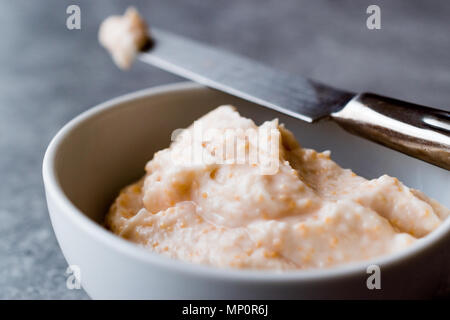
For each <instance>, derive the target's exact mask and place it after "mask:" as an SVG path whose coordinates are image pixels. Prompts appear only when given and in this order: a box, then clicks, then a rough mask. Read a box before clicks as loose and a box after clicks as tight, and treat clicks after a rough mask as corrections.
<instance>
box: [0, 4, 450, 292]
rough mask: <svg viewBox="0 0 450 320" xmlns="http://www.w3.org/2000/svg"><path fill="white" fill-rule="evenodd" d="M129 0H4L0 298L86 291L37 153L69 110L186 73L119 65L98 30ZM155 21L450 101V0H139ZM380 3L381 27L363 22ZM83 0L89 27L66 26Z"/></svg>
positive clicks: (416, 97) (290, 62)
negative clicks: (54, 215)
mask: <svg viewBox="0 0 450 320" xmlns="http://www.w3.org/2000/svg"><path fill="white" fill-rule="evenodd" d="M128 3H131V2H125V1H106V0H97V1H87V0H86V1H66V0H64V1H63V0H58V1H57V0H53V1H47V0H45V1H44V0H41V1H26V0H15V1H2V2H1V3H0V35H1V41H0V178H1V184H0V298H2V299H79V298H87V295H86V294H85V293H84V292H83V291H82V290H73V291H70V290H67V289H66V286H65V275H64V271H65V269H66V266H67V265H66V262H65V260H64V258H63V256H62V254H61V252H60V250H59V247H58V245H57V243H56V239H55V237H54V234H53V231H52V229H51V226H50V221H49V218H48V214H47V208H46V205H45V200H44V193H43V186H42V181H41V161H42V157H43V154H44V151H45V148H46V146H47V144H48V142H49V140H50V139H51V137H52V136H53V135H54V134H55V133H56V132H57V130H58V129H59V128H60V127H61V126H62V125H63V124H64V123H65V122H67V121H68V120H69V119H71V118H72V117H74V116H75V115H77V114H79V113H80V112H82V111H84V110H86V109H88V108H89V107H91V106H93V105H95V104H97V103H99V102H102V101H104V100H106V99H109V98H111V97H114V96H117V95H121V94H123V93H127V92H130V91H133V90H137V89H141V88H145V87H149V86H154V85H158V84H164V83H169V82H174V81H179V80H180V79H179V78H176V77H174V76H171V75H169V74H166V73H164V72H162V71H159V70H156V69H153V68H151V67H149V66H146V65H143V64H136V65H135V66H134V67H133V69H132V70H131V71H130V72H128V73H122V72H120V71H119V70H117V69H116V68H115V67H114V66H113V65H112V63H111V61H110V59H109V57H108V56H107V55H106V53H105V52H104V50H102V49H101V48H100V47H99V46H98V45H97V42H96V31H97V28H98V24H99V23H100V21H101V19H102V18H104V17H105V16H107V15H109V14H111V13H118V12H122V11H123V10H124V8H125V7H126V6H127V4H128ZM132 3H134V4H136V5H137V7H138V8H140V9H141V10H142V12H143V14H144V15H145V16H147V17H149V18H150V21H151V23H152V24H154V25H157V26H159V27H160V28H164V29H167V30H170V31H173V32H177V33H180V34H183V35H186V36H190V37H193V38H196V39H199V40H203V41H206V42H209V43H211V44H214V45H217V46H220V47H222V48H225V49H229V50H232V51H235V52H237V53H242V54H245V55H247V56H249V57H251V58H254V59H257V60H260V61H262V62H265V63H267V64H269V65H272V66H275V67H277V68H280V69H284V70H288V71H291V72H296V73H299V74H302V75H305V76H309V77H312V78H315V79H318V80H321V81H324V82H327V83H329V84H333V85H335V86H338V87H342V88H347V89H350V90H355V91H360V90H371V91H375V92H378V93H381V94H386V95H392V96H396V97H398V98H403V99H408V100H410V101H414V102H418V103H423V104H428V105H434V106H438V107H441V108H445V109H448V108H449V105H450V90H449V85H450V41H449V39H448V32H449V31H450V19H449V17H450V1H444V0H443V1H412V0H408V1H393V0H391V1H364V0H362V1H350V0H348V1H342V0H340V1H337V0H333V1H331V0H330V1H323V0H320V1H317V0H315V1H298V0H283V1H279V0H270V1H262V0H250V1H241V0H228V1H225V0H217V1H204V0H177V1H172V0H170V1H167V0H159V1H132ZM373 3H377V4H379V5H380V6H381V9H382V29H381V30H379V31H369V30H367V29H366V27H365V19H366V14H365V9H366V8H367V6H368V5H369V4H373ZM69 4H79V5H80V6H81V10H82V30H81V31H69V30H67V29H66V28H65V19H66V14H65V10H66V7H67V6H68V5H69Z"/></svg>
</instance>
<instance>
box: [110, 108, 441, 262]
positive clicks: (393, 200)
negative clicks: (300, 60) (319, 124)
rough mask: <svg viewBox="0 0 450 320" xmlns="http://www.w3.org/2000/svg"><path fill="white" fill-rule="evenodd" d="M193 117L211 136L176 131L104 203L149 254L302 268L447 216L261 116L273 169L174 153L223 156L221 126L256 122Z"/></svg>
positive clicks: (382, 248)
mask: <svg viewBox="0 0 450 320" xmlns="http://www.w3.org/2000/svg"><path fill="white" fill-rule="evenodd" d="M198 121H199V123H201V124H202V128H203V129H204V130H207V129H208V128H214V129H215V130H216V131H215V132H216V134H215V135H212V137H211V139H209V140H208V142H205V141H201V140H198V139H197V140H195V139H192V141H191V142H190V144H189V143H186V140H183V139H178V140H177V141H175V142H173V143H172V145H171V146H170V148H168V149H164V150H162V151H159V152H157V153H155V155H154V157H153V159H152V160H151V161H149V162H148V163H147V165H146V167H145V169H146V175H145V176H144V177H143V178H142V179H141V180H139V181H138V182H136V183H135V184H132V185H130V186H128V187H126V188H124V189H123V190H122V191H121V192H120V195H119V196H118V197H117V199H116V200H115V202H114V204H113V205H112V207H111V209H110V211H109V213H108V215H107V217H106V226H107V227H108V228H109V229H110V230H112V231H113V232H114V233H116V234H118V235H119V236H121V237H123V238H125V239H128V240H130V241H133V242H135V243H137V244H139V245H141V246H144V247H146V248H148V249H149V250H151V251H153V252H157V253H161V254H163V255H166V256H169V257H173V258H176V259H181V260H185V261H190V262H194V263H201V264H209V265H214V266H218V267H234V268H252V269H274V270H287V269H310V268H323V267H329V266H335V265H339V264H343V263H348V262H351V261H361V260H365V259H369V258H372V257H375V256H380V255H385V254H391V253H393V252H396V251H399V250H402V249H404V248H406V247H408V246H410V245H412V244H413V243H415V242H416V241H420V238H421V237H424V236H426V235H427V234H429V233H430V232H432V231H433V230H434V229H436V228H437V227H438V226H439V225H440V224H441V223H442V221H443V220H444V219H445V218H446V217H447V216H448V215H449V210H448V209H447V208H445V207H443V206H442V205H440V204H439V203H437V202H436V201H434V200H432V199H430V198H428V197H427V196H425V195H424V194H423V193H421V192H420V191H417V190H413V189H410V188H408V187H406V186H404V185H403V184H402V183H401V182H400V181H398V180H397V179H396V178H392V177H390V176H387V175H383V176H381V177H380V178H378V179H374V180H366V179H364V178H362V177H360V176H357V175H356V174H355V173H353V172H352V171H351V170H349V169H343V168H341V167H340V166H338V165H337V164H336V163H335V162H333V161H332V160H331V159H330V153H329V152H328V151H326V152H322V153H318V152H316V151H314V150H311V149H304V148H301V147H300V145H299V144H298V143H297V141H296V140H295V138H294V136H293V135H292V133H291V132H289V131H288V130H286V129H285V128H284V127H283V126H282V125H279V124H278V121H277V120H273V121H270V122H266V123H264V124H262V126H263V127H265V128H270V129H273V130H276V131H277V132H279V150H278V151H279V152H278V155H277V157H278V158H277V159H273V160H279V168H278V171H277V172H276V173H275V174H267V175H264V174H261V172H260V170H259V168H258V165H255V164H217V163H208V164H191V165H190V164H189V162H188V161H185V162H183V161H174V155H175V158H176V159H178V160H179V159H182V160H183V157H184V156H185V154H186V150H189V149H192V147H197V148H198V149H197V150H202V151H203V152H206V153H207V154H208V155H209V156H210V157H211V158H213V159H214V158H215V157H219V156H222V157H225V158H226V157H227V155H226V154H225V155H223V154H222V155H218V154H217V152H215V151H216V150H215V144H214V142H215V141H216V140H219V139H220V137H222V136H223V135H224V133H225V130H226V129H229V128H232V129H239V128H241V129H244V130H245V129H248V128H253V129H256V128H257V126H256V125H255V124H254V122H253V121H252V120H250V119H246V118H243V117H241V116H240V115H239V114H238V113H237V112H236V111H235V110H234V108H232V107H230V106H221V107H219V108H217V109H215V110H214V111H212V112H210V113H208V114H207V115H205V116H204V117H202V118H201V119H200V120H198ZM187 130H188V131H187V132H189V131H192V130H194V129H193V127H190V128H188V129H187ZM249 143H251V141H247V142H246V144H245V145H244V148H248V147H249V145H248V144H249ZM216 160H220V159H216ZM217 162H220V161H217Z"/></svg>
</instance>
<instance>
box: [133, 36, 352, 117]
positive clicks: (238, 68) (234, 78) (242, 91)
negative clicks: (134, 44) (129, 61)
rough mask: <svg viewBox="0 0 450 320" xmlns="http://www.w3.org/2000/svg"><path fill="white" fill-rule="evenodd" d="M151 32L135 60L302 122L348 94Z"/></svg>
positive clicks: (336, 107) (333, 107)
mask: <svg viewBox="0 0 450 320" xmlns="http://www.w3.org/2000/svg"><path fill="white" fill-rule="evenodd" d="M151 34H152V40H153V41H154V44H153V47H152V48H151V50H149V51H147V52H143V53H141V54H140V55H139V59H140V60H142V61H144V62H147V63H150V64H152V65H155V66H157V67H159V68H161V69H164V70H166V71H169V72H171V73H174V74H177V75H179V76H182V77H184V78H188V79H190V80H193V81H195V82H199V83H201V84H204V85H205V86H208V87H212V88H215V89H218V90H221V91H224V92H226V93H229V94H232V95H235V96H238V97H240V98H243V99H245V100H249V101H251V102H255V103H257V104H260V105H263V106H266V107H269V108H272V109H275V110H277V111H280V112H282V113H285V114H288V115H290V116H292V117H295V118H298V119H301V120H304V121H307V122H313V121H316V120H318V119H320V118H323V117H325V116H328V115H330V114H331V113H332V112H336V111H338V110H339V109H340V108H342V107H343V106H344V105H345V104H346V103H347V102H348V101H349V100H350V99H351V98H352V97H353V96H354V94H352V93H350V92H346V91H341V90H337V89H334V88H332V87H329V86H326V85H323V84H321V83H318V82H315V81H312V80H309V79H306V78H303V77H301V76H298V75H293V74H289V73H287V72H282V71H279V70H275V69H273V68H270V67H268V66H265V65H263V64H260V63H258V62H255V61H253V60H251V59H248V58H245V57H241V56H238V55H235V54H232V53H228V52H225V51H221V50H219V49H216V48H213V47H210V46H207V45H204V44H202V43H199V42H197V41H194V40H190V39H187V38H184V37H181V36H178V35H175V34H172V33H170V32H167V31H163V30H159V29H155V28H152V30H151Z"/></svg>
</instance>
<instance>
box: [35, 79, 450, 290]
mask: <svg viewBox="0 0 450 320" xmlns="http://www.w3.org/2000/svg"><path fill="white" fill-rule="evenodd" d="M193 90H211V89H209V88H207V87H205V86H203V85H200V84H197V83H193V82H189V81H187V82H178V83H172V84H165V85H159V86H155V87H150V88H146V89H142V90H139V91H135V92H132V93H128V94H125V95H121V96H119V97H116V98H113V99H110V100H107V101H105V102H103V103H100V104H98V105H96V106H94V107H92V108H90V109H88V110H86V111H84V112H82V113H81V114H79V115H78V116H76V117H75V118H73V119H72V120H70V121H69V122H68V123H66V124H65V125H64V126H63V127H62V128H61V129H60V130H59V131H58V132H57V134H56V135H55V136H54V137H53V139H52V140H51V142H50V144H49V146H48V147H47V150H46V152H45V155H44V159H43V166H42V175H43V180H44V187H45V192H46V195H47V202H49V199H50V198H51V199H52V200H53V201H55V202H56V203H57V206H58V207H59V208H60V209H61V210H60V211H59V212H58V214H63V215H65V217H66V218H67V219H68V220H69V221H70V222H71V223H72V224H74V225H75V226H76V227H77V228H78V229H80V230H82V231H84V232H87V233H88V234H89V235H90V236H91V237H92V238H93V239H95V240H96V241H100V242H102V243H103V244H104V245H105V246H108V247H110V248H111V249H112V250H113V251H117V253H118V254H123V255H126V256H128V257H130V258H133V259H136V260H139V261H140V262H143V263H148V264H152V265H156V266H159V267H163V268H165V269H166V270H170V271H172V272H177V273H184V274H190V275H194V276H197V277H199V278H210V279H212V278H214V279H222V280H228V281H230V280H235V281H241V282H253V283H254V282H256V283H263V282H277V283H279V282H282V283H287V282H292V281H307V280H311V281H312V280H314V281H327V280H331V279H333V278H337V277H339V278H340V277H349V276H355V275H359V276H361V275H368V273H367V272H366V270H367V267H368V266H370V265H377V266H379V267H380V269H381V270H383V268H389V267H392V266H394V265H396V264H398V263H402V262H403V261H404V260H407V259H411V258H413V257H415V256H417V255H419V254H421V253H422V252H423V251H424V250H427V249H428V248H430V247H431V246H432V245H433V244H435V243H437V242H438V240H440V239H441V238H442V237H444V236H445V235H446V234H447V233H448V232H449V231H450V219H448V218H447V219H446V221H444V223H443V224H442V225H441V226H439V227H438V228H437V229H436V230H434V231H433V232H431V233H430V234H429V235H427V236H426V237H424V238H421V239H419V240H418V241H417V242H416V243H415V244H413V245H411V246H410V247H408V248H406V249H403V250H401V251H399V252H396V253H394V254H388V255H383V256H379V257H375V258H372V259H369V260H364V261H356V262H350V263H346V264H343V265H339V266H335V267H330V268H322V269H306V270H286V271H276V270H251V269H233V268H220V267H216V266H210V265H202V264H196V263H191V262H187V261H183V260H177V259H174V258H170V257H166V256H164V255H161V254H158V253H154V252H151V251H149V250H147V249H145V248H143V247H140V246H138V245H136V244H134V243H132V242H130V241H127V240H125V239H123V238H120V237H119V236H117V235H115V234H113V233H112V232H110V231H108V230H106V229H105V228H103V227H102V226H101V225H99V224H98V223H96V222H95V221H93V220H92V219H90V218H88V217H87V216H86V215H85V214H84V213H83V212H82V211H81V210H79V209H78V208H77V207H76V206H75V205H74V204H73V203H72V202H71V201H70V200H69V198H68V197H67V196H66V194H65V193H64V191H63V190H62V188H61V185H60V183H59V180H58V177H57V175H56V172H55V158H56V156H57V154H58V151H59V147H60V146H61V144H62V143H63V142H64V140H65V139H66V138H67V137H68V136H69V134H70V132H72V131H73V130H76V129H77V127H78V126H79V125H81V124H82V123H83V122H85V121H88V120H89V119H91V118H92V117H95V116H98V115H100V114H101V113H103V112H107V111H108V110H111V109H115V108H126V107H127V102H130V101H133V100H138V99H142V98H150V99H151V97H152V96H155V95H164V94H172V93H174V92H176V93H179V94H180V93H182V92H183V91H193ZM299 121H300V120H299ZM50 216H51V214H50ZM53 227H55V226H54V225H53ZM55 232H56V230H55Z"/></svg>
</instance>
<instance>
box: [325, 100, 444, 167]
mask: <svg viewBox="0 0 450 320" xmlns="http://www.w3.org/2000/svg"><path fill="white" fill-rule="evenodd" d="M331 117H332V119H334V120H335V121H336V122H337V123H338V124H339V125H340V126H341V127H343V128H344V129H345V130H347V131H349V132H351V133H354V134H356V135H359V136H362V137H364V138H368V139H370V140H372V141H374V142H377V143H380V144H382V145H385V146H387V147H389V148H392V149H395V150H398V151H400V152H403V153H405V154H408V155H410V156H413V157H415V158H419V159H422V160H424V161H426V162H429V163H432V164H434V165H437V166H439V167H442V168H444V169H447V170H450V113H449V112H447V111H443V110H438V109H433V108H429V107H424V106H421V105H417V104H412V103H408V102H404V101H400V100H395V99H391V98H387V97H383V96H379V95H375V94H371V93H362V94H358V95H356V96H355V97H354V98H353V99H352V100H350V101H349V102H348V103H347V105H346V106H345V107H344V108H343V109H341V110H340V111H338V112H335V113H332V114H331Z"/></svg>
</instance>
